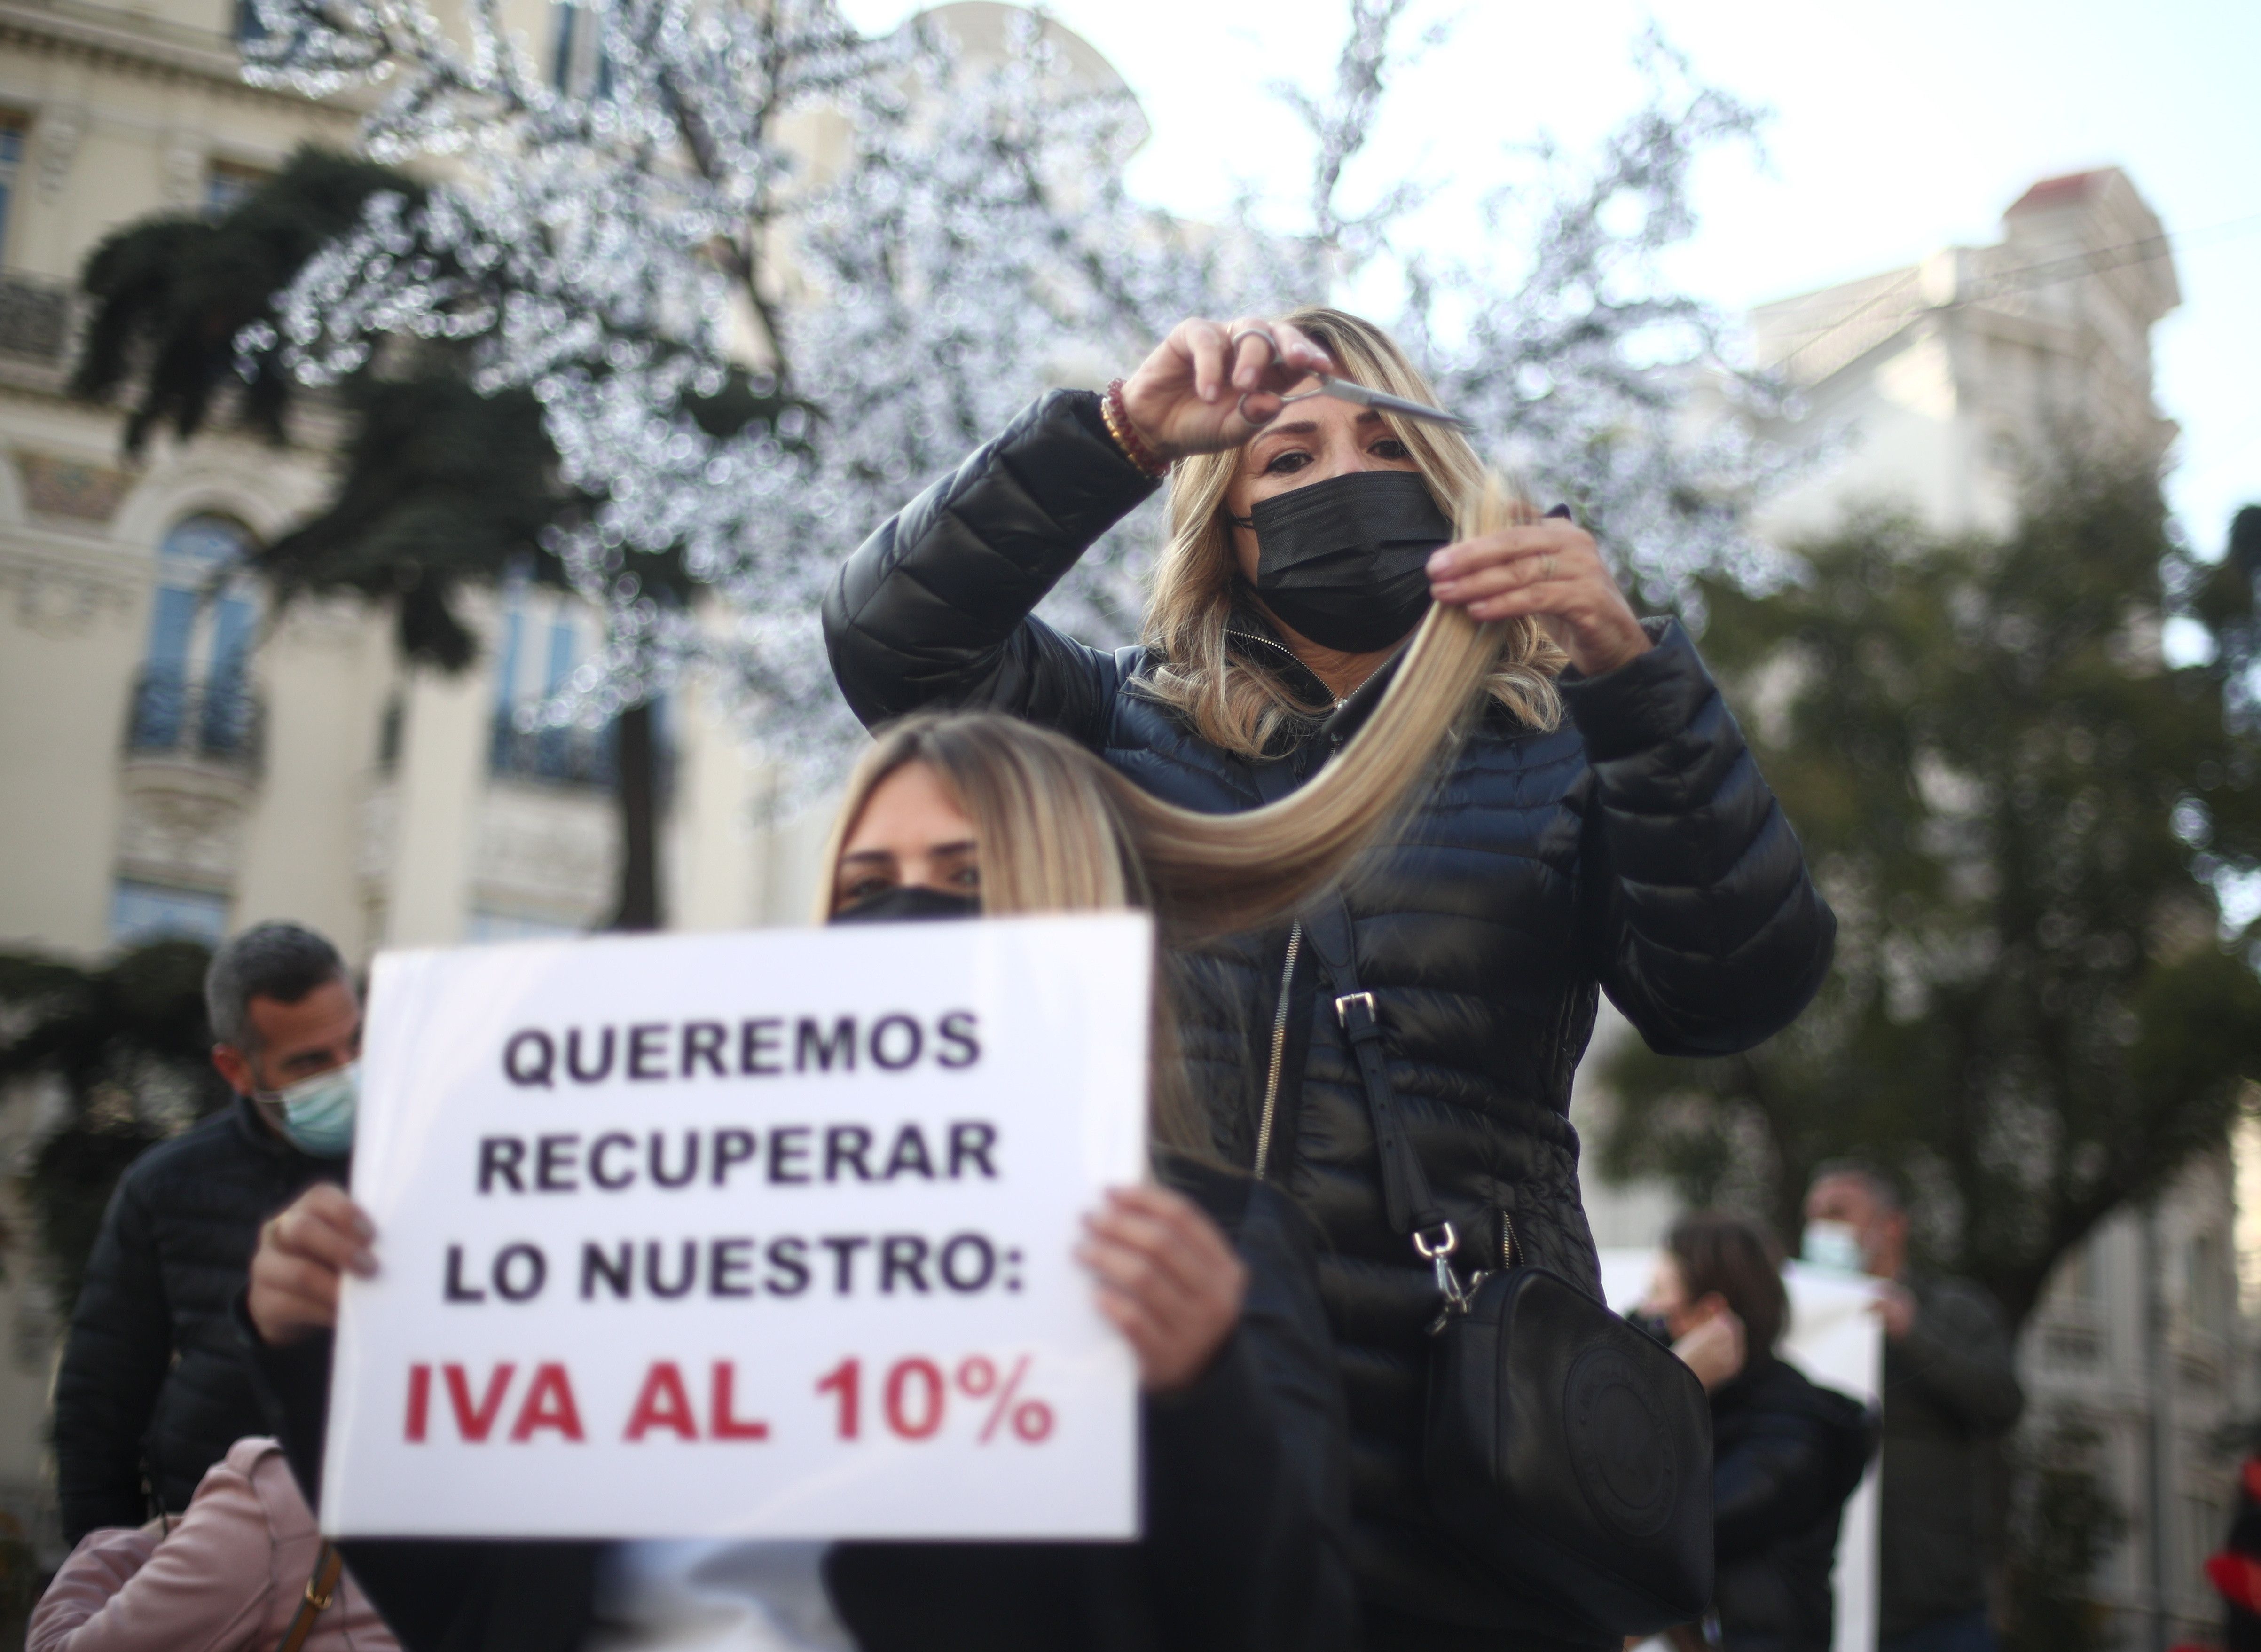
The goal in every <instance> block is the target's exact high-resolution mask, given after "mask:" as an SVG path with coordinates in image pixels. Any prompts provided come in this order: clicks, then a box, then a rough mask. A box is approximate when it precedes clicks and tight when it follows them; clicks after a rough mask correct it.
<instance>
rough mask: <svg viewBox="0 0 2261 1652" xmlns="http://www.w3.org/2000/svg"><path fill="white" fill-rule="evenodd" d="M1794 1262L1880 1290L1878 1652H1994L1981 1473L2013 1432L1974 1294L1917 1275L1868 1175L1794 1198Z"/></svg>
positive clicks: (1997, 1341)
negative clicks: (1862, 1279) (1800, 1234)
mask: <svg viewBox="0 0 2261 1652" xmlns="http://www.w3.org/2000/svg"><path fill="white" fill-rule="evenodd" d="M1802 1249H1803V1253H1804V1256H1805V1260H1806V1261H1809V1262H1812V1263H1816V1264H1818V1265H1820V1266H1822V1267H1829V1268H1840V1269H1842V1270H1843V1271H1845V1272H1848V1273H1863V1274H1867V1275H1870V1276H1872V1277H1874V1278H1877V1279H1881V1280H1884V1282H1885V1285H1884V1290H1883V1292H1882V1294H1881V1295H1880V1296H1878V1298H1877V1310H1876V1311H1877V1318H1880V1319H1881V1320H1882V1321H1883V1322H1884V1466H1883V1471H1882V1473H1883V1483H1884V1507H1883V1512H1882V1523H1883V1531H1882V1534H1881V1537H1880V1540H1879V1542H1878V1546H1877V1547H1878V1563H1879V1576H1878V1590H1879V1594H1880V1597H1881V1606H1880V1611H1879V1617H1878V1634H1879V1637H1880V1638H1879V1640H1878V1641H1877V1648H1878V1652H1993V1648H1994V1647H1995V1645H1996V1640H1995V1634H1994V1630H1993V1627H1992V1623H1991V1622H1990V1621H1989V1620H1988V1617H1987V1611H1986V1577H1987V1563H1988V1561H1989V1559H1990V1555H1989V1554H1988V1542H1987V1538H1988V1534H1989V1533H1990V1531H1991V1530H1992V1521H1991V1520H1990V1519H1989V1518H1988V1515H1987V1503H1988V1493H1989V1483H1990V1479H1989V1465H1990V1462H1991V1460H1992V1447H1993V1445H1994V1442H1995V1441H1996V1440H1999V1439H2000V1438H2001V1436H2002V1435H2003V1434H2004V1433H2006V1432H2007V1431H2008V1429H2009V1428H2010V1426H2012V1425H2013V1424H2014V1423H2015V1422H2016V1421H2017V1420H2018V1414H2019V1412H2020V1411H2023V1410H2024V1409H2025V1403H2026V1399H2025V1394H2024V1391H2023V1390H2021V1389H2020V1388H2019V1386H2018V1376H2017V1370H2016V1368H2015V1365H2014V1363H2013V1359H2012V1354H2011V1347H2010V1339H2009V1334H2008V1332H2006V1330H2005V1328H2004V1327H2003V1325H2002V1316H2001V1312H2000V1311H1999V1309H1997V1308H1996V1307H1995V1305H1994V1304H1993V1301H1992V1298H1991V1297H1989V1296H1987V1295H1986V1293H1985V1291H1984V1290H1982V1289H1979V1288H1978V1287H1977V1285H1975V1284H1973V1283H1971V1282H1970V1281H1968V1280H1963V1279H1952V1278H1949V1277H1946V1276H1945V1275H1935V1274H1925V1273H1920V1272H1918V1271H1916V1270H1915V1269H1914V1268H1912V1267H1911V1266H1910V1265H1909V1261H1908V1216H1907V1210H1906V1203H1905V1201H1903V1199H1902V1198H1901V1196H1900V1191H1899V1184H1898V1183H1897V1182H1894V1181H1893V1180H1892V1178H1891V1176H1889V1175H1888V1174H1885V1173H1884V1172H1883V1171H1881V1170H1879V1169H1877V1167H1874V1166H1872V1165H1866V1164H1861V1163H1855V1162H1852V1161H1844V1162H1840V1163H1835V1164H1827V1165H1824V1166H1823V1167H1821V1169H1820V1171H1819V1172H1818V1173H1817V1174H1815V1176H1814V1178H1813V1184H1812V1187H1811V1188H1810V1189H1808V1190H1807V1192H1806V1196H1805V1240H1804V1243H1803V1246H1802Z"/></svg>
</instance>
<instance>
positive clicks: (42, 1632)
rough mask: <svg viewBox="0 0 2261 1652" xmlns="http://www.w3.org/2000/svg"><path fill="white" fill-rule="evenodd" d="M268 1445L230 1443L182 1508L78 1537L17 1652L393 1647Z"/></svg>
mask: <svg viewBox="0 0 2261 1652" xmlns="http://www.w3.org/2000/svg"><path fill="white" fill-rule="evenodd" d="M399 1645H400V1643H399V1642H398V1641H396V1640H394V1639H393V1638H392V1632H391V1630H389V1629H387V1628H386V1627H384V1620H383V1619H381V1618H379V1617H378V1616H377V1609H376V1608H375V1607H373V1606H371V1605H370V1604H369V1599H368V1597H367V1596H365V1595H363V1594H362V1592H361V1590H360V1588H359V1587H358V1585H356V1584H355V1582H354V1580H353V1579H352V1578H351V1577H348V1575H347V1574H346V1571H345V1568H344V1564H343V1562H341V1561H340V1560H339V1559H338V1558H337V1551H336V1550H335V1549H334V1548H332V1547H331V1546H330V1545H329V1544H327V1543H326V1542H324V1541H322V1539H321V1535H320V1533H318V1532H317V1531H316V1530H315V1529H314V1512H313V1511H312V1509H310V1508H308V1507H307V1506H306V1500H305V1498H302V1497H300V1496H299V1495H298V1482H297V1481H295V1480H293V1479H292V1478H291V1469H290V1465H289V1464H288V1463H286V1462H284V1461H283V1448H282V1447H280V1446H278V1445H277V1444H276V1443H275V1441H273V1440H263V1439H259V1438H256V1437H254V1438H251V1439H248V1440H237V1441H236V1442H235V1444H234V1445H233V1446H231V1447H229V1448H228V1452H227V1455H226V1457H224V1458H222V1459H221V1460H220V1461H219V1462H218V1463H216V1464H214V1465H213V1466H212V1469H210V1471H209V1472H207V1473H206V1474H205V1477H204V1483H202V1484H201V1485H199V1486H197V1494H196V1496H195V1497H193V1498H190V1500H189V1507H188V1512H186V1513H185V1514H183V1515H182V1516H181V1517H180V1518H179V1519H174V1520H167V1519H163V1518H162V1517H161V1518H159V1519H154V1520H151V1521H150V1522H149V1523H148V1524H147V1525H146V1526H104V1527H103V1528H102V1529H101V1530H99V1531H95V1532H90V1533H87V1534H86V1536H84V1537H83V1538H82V1539H80V1540H79V1544H78V1547H77V1548H75V1549H73V1550H72V1551H71V1555H70V1558H69V1559H68V1560H66V1561H65V1562H63V1564H62V1569H61V1570H60V1571H58V1572H57V1573H56V1574H55V1579H54V1583H52V1584H49V1585H48V1586H47V1593H46V1594H45V1595H43V1596H42V1597H41V1598H40V1600H39V1606H38V1608H37V1609H36V1610H35V1611H33V1612H32V1621H31V1626H30V1627H29V1628H28V1629H27V1630H26V1631H25V1638H24V1646H25V1652H272V1649H273V1648H281V1652H398V1648H399Z"/></svg>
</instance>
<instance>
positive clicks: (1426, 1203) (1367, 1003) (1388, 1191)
mask: <svg viewBox="0 0 2261 1652" xmlns="http://www.w3.org/2000/svg"><path fill="white" fill-rule="evenodd" d="M1303 932H1304V933H1305V934H1306V935H1308V936H1310V938H1311V950H1312V951H1314V952H1317V954H1318V955H1319V962H1320V963H1321V964H1322V965H1324V966H1325V968H1326V972H1327V979H1328V980H1330V981H1331V983H1332V984H1333V987H1334V993H1335V1018H1336V1019H1337V1020H1338V1021H1339V1022H1340V1023H1341V1024H1342V1030H1343V1036H1344V1037H1345V1038H1348V1039H1349V1040H1350V1047H1351V1053H1352V1054H1353V1055H1354V1056H1355V1057H1356V1058H1357V1059H1358V1071H1359V1076H1360V1078H1361V1079H1363V1080H1364V1081H1365V1083H1366V1110H1367V1117H1369V1118H1371V1119H1372V1120H1373V1123H1374V1146H1375V1152H1376V1153H1378V1154H1379V1155H1380V1157H1381V1160H1382V1208H1383V1210H1386V1211H1387V1212H1388V1213H1389V1225H1390V1226H1391V1227H1393V1228H1395V1229H1396V1230H1397V1231H1398V1232H1400V1233H1403V1234H1405V1235H1406V1236H1407V1237H1409V1238H1410V1239H1412V1241H1413V1248H1414V1249H1415V1250H1416V1251H1418V1252H1419V1253H1420V1255H1421V1259H1422V1260H1423V1261H1427V1262H1431V1263H1433V1264H1434V1265H1435V1267H1436V1269H1437V1288H1438V1289H1439V1290H1442V1291H1443V1292H1444V1293H1445V1295H1446V1297H1447V1298H1448V1299H1450V1300H1453V1301H1458V1300H1459V1299H1460V1296H1461V1288H1460V1283H1459V1282H1458V1280H1456V1279H1455V1278H1454V1277H1453V1269H1452V1264H1451V1261H1450V1260H1449V1259H1450V1257H1451V1256H1452V1253H1453V1250H1454V1248H1455V1247H1456V1246H1458V1245H1459V1243H1460V1240H1459V1237H1458V1236H1457V1235H1456V1234H1455V1233H1454V1232H1453V1225H1452V1223H1451V1222H1449V1221H1447V1220H1446V1217H1445V1207H1444V1206H1443V1205H1442V1204H1440V1203H1438V1200H1437V1195H1436V1191H1435V1189H1432V1188H1431V1187H1430V1185H1429V1175H1428V1172H1426V1171H1425V1170H1424V1169H1422V1168H1421V1156H1420V1154H1418V1153H1416V1152H1414V1151H1413V1143H1412V1141H1411V1140H1410V1138H1408V1137H1407V1136H1406V1134H1405V1119H1404V1116H1403V1114H1402V1113H1400V1112H1399V1111H1398V1109H1397V1092H1396V1089H1395V1088H1392V1086H1391V1085H1390V1082H1389V1060H1388V1059H1387V1057H1386V1055H1385V1053H1384V1052H1383V1050H1382V1021H1381V1018H1380V1017H1379V1016H1377V1015H1376V1014H1375V1003H1374V995H1373V994H1372V993H1370V992H1368V991H1367V990H1366V989H1365V988H1363V987H1361V986H1360V985H1359V980H1358V945H1357V940H1356V937H1354V936H1353V933H1352V931H1351V923H1350V908H1349V906H1348V905H1347V904H1346V902H1345V901H1344V900H1343V898H1342V896H1341V895H1340V894H1333V895H1330V896H1328V897H1327V898H1326V899H1325V900H1324V901H1321V902H1320V903H1319V904H1318V905H1317V907H1315V908H1314V909H1312V910H1311V911H1310V912H1309V913H1307V914H1305V916H1304V918H1303Z"/></svg>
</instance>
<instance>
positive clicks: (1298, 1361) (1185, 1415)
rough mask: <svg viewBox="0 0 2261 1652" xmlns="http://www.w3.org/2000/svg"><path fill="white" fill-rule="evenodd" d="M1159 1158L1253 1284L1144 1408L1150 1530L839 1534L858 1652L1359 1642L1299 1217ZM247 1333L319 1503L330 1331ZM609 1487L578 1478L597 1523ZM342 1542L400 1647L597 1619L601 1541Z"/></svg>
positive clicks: (443, 1644) (509, 1642)
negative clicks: (1075, 1536) (1231, 1315)
mask: <svg viewBox="0 0 2261 1652" xmlns="http://www.w3.org/2000/svg"><path fill="white" fill-rule="evenodd" d="M1158 1169H1159V1173H1160V1174H1161V1176H1162V1179H1163V1180H1164V1181H1166V1182H1167V1183H1168V1184H1169V1185H1171V1186H1173V1187H1174V1188H1176V1189H1178V1190H1179V1191H1181V1192H1182V1193H1184V1194H1186V1195H1187V1196H1188V1197H1189V1198H1192V1199H1193V1200H1194V1201H1195V1203H1198V1204H1200V1205H1201V1206H1202V1209H1203V1210H1206V1211H1208V1213H1209V1216H1210V1217H1212V1218H1213V1219H1214V1220H1216V1221H1217V1224H1218V1225H1220V1226H1221V1227H1223V1228H1224V1230H1225V1231H1226V1232H1227V1233H1229V1234H1230V1235H1231V1238H1232V1241H1233V1244H1234V1246H1235V1248H1236V1249H1238V1252H1239V1253H1240V1256H1241V1259H1242V1261H1245V1263H1246V1264H1247V1268H1248V1277H1249V1282H1248V1295H1247V1297H1246V1300H1245V1305H1244V1307H1243V1309H1242V1312H1241V1318H1240V1325H1239V1327H1238V1330H1236V1331H1235V1332H1234V1333H1233V1334H1232V1336H1231V1339H1230V1340H1228V1341H1227V1342H1226V1343H1225V1345H1224V1349H1223V1351H1222V1352H1221V1353H1220V1354H1218V1356H1217V1360H1216V1361H1215V1363H1214V1364H1212V1365H1211V1366H1210V1368H1209V1370H1208V1371H1207V1372H1206V1373H1205V1374H1204V1375H1202V1377H1201V1379H1200V1380H1199V1381H1198V1382H1197V1383H1195V1384H1194V1386H1193V1387H1192V1388H1191V1389H1189V1390H1187V1391H1186V1392H1185V1393H1183V1394H1181V1395H1177V1396H1174V1397H1169V1398H1166V1399H1153V1400H1149V1401H1147V1402H1146V1404H1145V1431H1144V1437H1145V1449H1144V1454H1143V1463H1142V1466H1143V1469H1144V1486H1145V1498H1144V1506H1145V1522H1146V1538H1145V1541H1143V1542H1139V1543H843V1544H838V1545H836V1546H835V1547H834V1548H833V1549H832V1550H831V1552H830V1553H829V1555H828V1556H827V1557H826V1562H825V1584H826V1588H827V1590H828V1591H829V1593H830V1595H831V1598H832V1603H833V1605H834V1606H835V1608H836V1610H837V1611H838V1612H839V1614H840V1616H841V1618H842V1620H843V1621H844V1622H845V1623H846V1624H847V1625H848V1626H849V1627H850V1628H851V1630H852V1631H853V1632H854V1634H855V1635H856V1639H857V1643H858V1645H859V1646H860V1647H862V1648H864V1652H961V1649H962V1652H1181V1649H1182V1652H1349V1648H1352V1647H1353V1646H1355V1645H1356V1644H1357V1632H1358V1626H1357V1598H1356V1594H1355V1591H1354V1589H1353V1584H1352V1580H1351V1570H1350V1561H1349V1555H1348V1552H1347V1551H1348V1547H1349V1543H1348V1529H1347V1528H1348V1526H1349V1520H1350V1491H1349V1485H1348V1471H1347V1468H1346V1464H1345V1462H1344V1458H1343V1440H1344V1427H1343V1416H1342V1392H1341V1388H1340V1385H1339V1383H1337V1382H1336V1381H1335V1375H1334V1354H1333V1349H1332V1347H1331V1346H1330V1344H1329V1342H1328V1339H1327V1324H1326V1312H1325V1310H1324V1308H1323V1307H1322V1306H1321V1305H1320V1303H1319V1297H1318V1288H1317V1279H1316V1276H1315V1273H1314V1269H1313V1266H1312V1259H1311V1248H1310V1247H1311V1240H1310V1232H1309V1229H1310V1223H1309V1222H1308V1220H1307V1219H1306V1218H1305V1217H1303V1214H1302V1213H1301V1212H1300V1211H1298V1210H1296V1208H1295V1207H1294V1206H1293V1205H1292V1204H1290V1203H1288V1201H1287V1200H1285V1199H1283V1198H1281V1197H1280V1196H1278V1195H1277V1194H1275V1193H1274V1192H1272V1191H1270V1190H1269V1189H1264V1188H1260V1187H1259V1186H1258V1185H1257V1184H1256V1183H1255V1182H1251V1181H1250V1180H1248V1179H1247V1178H1246V1177H1245V1176H1239V1175H1236V1174H1231V1173H1230V1172H1227V1171H1223V1170H1219V1169H1215V1168H1211V1167H1205V1166H1202V1165H1197V1164H1192V1163H1189V1162H1187V1161H1184V1160H1170V1161H1168V1162H1167V1163H1166V1164H1164V1165H1162V1166H1159V1167H1158ZM382 1242H383V1240H382V1238H381V1237H380V1239H379V1243H380V1244H382ZM242 1330H243V1334H244V1335H245V1337H246V1338H247V1339H248V1340H250V1342H251V1344H252V1347H254V1349H255V1360H256V1362H257V1365H258V1368H259V1372H260V1375H261V1380H262V1388H263V1389H264V1390H265V1394H266V1397H267V1399H268V1403H269V1417H270V1419H271V1422H272V1425H273V1427H274V1431H275V1433H276V1435H277V1436H278V1437H279V1438H280V1439H281V1440H282V1441H283V1447H284V1453H285V1454H286V1455H287V1456H288V1457H289V1459H290V1462H291V1471H292V1473H293V1474H294V1475H296V1476H297V1477H298V1483H299V1485H300V1486H301V1488H303V1489H304V1490H305V1493H306V1497H307V1500H308V1501H309V1502H310V1503H318V1500H319V1497H320V1492H321V1480H320V1476H321V1447H322V1431H323V1425H324V1412H325V1411H326V1409H327V1404H328V1392H329V1361H330V1339H329V1337H328V1336H327V1335H321V1336H318V1337H311V1338H308V1339H306V1340H304V1341H302V1342H298V1343H294V1344H292V1345H291V1346H290V1347H283V1348H269V1347H265V1346H264V1345H262V1344H260V1343H259V1342H258V1341H257V1339H256V1337H255V1334H254V1333H253V1332H252V1331H251V1328H250V1326H249V1325H248V1322H245V1323H243V1325H242ZM602 1491H603V1488H602V1487H599V1486H592V1487H591V1488H590V1489H589V1493H590V1519H591V1520H592V1524H593V1525H595V1526H598V1527H599V1528H601V1526H602V1522H603V1519H604V1516H603V1512H602ZM340 1547H341V1548H342V1550H343V1552H344V1554H345V1557H346V1562H347V1564H348V1566H350V1567H351V1568H352V1569H353V1575H354V1579H355V1582H356V1583H358V1584H360V1585H361V1586H362V1589H363V1590H365V1591H367V1592H368V1595H369V1598H370V1600H371V1601H373V1602H375V1603H376V1605H377V1610H378V1611H379V1612H382V1613H383V1614H384V1620H385V1621H386V1622H387V1623H388V1624H390V1625H391V1627H392V1630H393V1633H394V1634H397V1635H398V1636H399V1638H400V1642H401V1644H402V1645H403V1646H404V1647H406V1648H408V1649H409V1652H568V1649H569V1648H573V1647H576V1646H578V1645H579V1644H580V1643H581V1641H582V1640H583V1638H584V1637H585V1635H586V1634H587V1633H588V1631H589V1630H590V1628H591V1627H592V1624H593V1623H594V1622H595V1614H596V1611H597V1606H598V1602H597V1598H596V1577H597V1567H598V1562H599V1556H600V1554H601V1552H602V1550H603V1548H604V1547H605V1546H604V1545H603V1544H601V1543H596V1542H535V1541H525V1542H518V1541H498V1542H467V1541H441V1540H434V1541H402V1540H396V1539H384V1540H373V1539H364V1540H358V1541H355V1540H348V1541H345V1542H343V1543H342V1544H341V1545H340Z"/></svg>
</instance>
